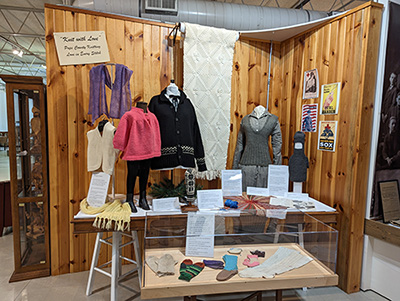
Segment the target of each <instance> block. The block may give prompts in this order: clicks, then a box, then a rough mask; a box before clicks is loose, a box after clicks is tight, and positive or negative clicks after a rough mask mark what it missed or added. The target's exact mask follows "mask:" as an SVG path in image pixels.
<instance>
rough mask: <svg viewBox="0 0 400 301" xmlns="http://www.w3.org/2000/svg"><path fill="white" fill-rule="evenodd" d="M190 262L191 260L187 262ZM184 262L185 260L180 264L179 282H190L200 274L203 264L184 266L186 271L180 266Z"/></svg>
mask: <svg viewBox="0 0 400 301" xmlns="http://www.w3.org/2000/svg"><path fill="white" fill-rule="evenodd" d="M189 261H191V260H189ZM184 262H185V260H184V261H183V262H182V263H181V269H180V274H181V275H180V276H179V279H180V280H185V281H187V282H189V281H190V280H192V278H194V277H196V276H197V275H198V274H200V272H201V271H202V270H203V269H204V263H202V262H196V263H195V264H192V265H186V264H185V265H186V269H182V264H183V263H184Z"/></svg>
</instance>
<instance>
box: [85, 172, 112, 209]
mask: <svg viewBox="0 0 400 301" xmlns="http://www.w3.org/2000/svg"><path fill="white" fill-rule="evenodd" d="M109 183H110V175H109V174H106V173H105V172H93V173H92V179H91V180H90V186H89V192H88V195H87V198H86V200H87V203H88V204H89V205H90V206H92V207H101V206H103V205H104V203H105V202H106V198H107V190H108V185H109Z"/></svg>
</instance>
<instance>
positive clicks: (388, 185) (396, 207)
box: [378, 180, 400, 223]
mask: <svg viewBox="0 0 400 301" xmlns="http://www.w3.org/2000/svg"><path fill="white" fill-rule="evenodd" d="M378 189H379V196H380V198H381V201H382V209H383V221H384V222H385V223H389V222H390V221H392V220H398V219H400V198H399V182H398V181H397V180H390V181H382V182H379V183H378Z"/></svg>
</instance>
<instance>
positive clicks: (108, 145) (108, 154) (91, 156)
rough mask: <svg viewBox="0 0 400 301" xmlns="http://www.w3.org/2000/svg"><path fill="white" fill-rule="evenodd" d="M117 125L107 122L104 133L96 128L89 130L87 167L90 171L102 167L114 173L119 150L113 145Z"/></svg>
mask: <svg viewBox="0 0 400 301" xmlns="http://www.w3.org/2000/svg"><path fill="white" fill-rule="evenodd" d="M114 132H115V127H114V126H113V125H112V124H111V123H109V122H107V123H106V124H105V125H104V129H103V135H101V134H100V132H99V130H98V129H97V128H95V129H94V130H91V131H89V132H87V134H86V135H87V137H88V148H87V168H88V171H97V170H99V169H101V170H102V171H104V172H105V173H108V174H109V175H112V173H113V170H114V163H115V159H116V156H117V154H118V152H119V150H117V149H115V148H114V146H113V138H114Z"/></svg>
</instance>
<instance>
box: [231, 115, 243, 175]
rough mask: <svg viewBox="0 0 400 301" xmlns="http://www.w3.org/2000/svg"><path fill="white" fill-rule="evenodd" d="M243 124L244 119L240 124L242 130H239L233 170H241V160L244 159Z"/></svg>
mask: <svg viewBox="0 0 400 301" xmlns="http://www.w3.org/2000/svg"><path fill="white" fill-rule="evenodd" d="M242 122H243V119H242V121H241V122H240V129H239V133H238V137H237V141H236V148H235V154H234V155H233V163H232V169H238V168H239V162H240V158H241V157H242V153H243V148H244V141H243V140H244V134H243V128H242Z"/></svg>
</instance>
